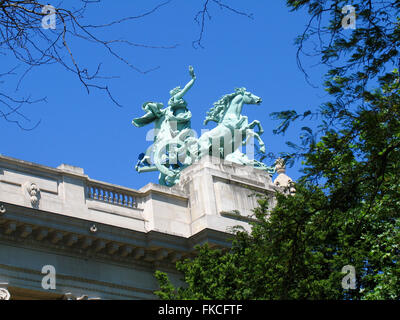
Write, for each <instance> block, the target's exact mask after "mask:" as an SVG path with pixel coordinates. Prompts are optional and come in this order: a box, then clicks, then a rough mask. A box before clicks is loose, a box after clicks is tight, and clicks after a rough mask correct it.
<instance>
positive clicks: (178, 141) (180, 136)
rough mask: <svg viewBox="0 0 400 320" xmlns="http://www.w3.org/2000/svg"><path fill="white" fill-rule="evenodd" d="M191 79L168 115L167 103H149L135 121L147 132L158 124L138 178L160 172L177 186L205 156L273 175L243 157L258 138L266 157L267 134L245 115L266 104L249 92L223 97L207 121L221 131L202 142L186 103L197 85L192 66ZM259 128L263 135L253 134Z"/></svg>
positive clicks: (142, 157) (240, 90) (141, 159)
mask: <svg viewBox="0 0 400 320" xmlns="http://www.w3.org/2000/svg"><path fill="white" fill-rule="evenodd" d="M189 74H190V76H191V77H192V79H191V80H190V81H189V82H188V84H187V85H186V86H185V87H184V88H183V89H181V88H180V87H176V88H175V89H173V90H171V91H170V95H171V98H170V99H169V101H168V107H166V108H165V109H163V106H164V105H163V104H162V103H156V102H146V103H145V104H143V106H142V109H143V110H144V111H145V112H146V114H145V115H144V116H143V117H141V118H136V119H134V120H133V121H132V123H133V125H135V126H136V127H143V126H145V125H148V124H150V123H152V122H154V126H155V128H154V132H153V133H154V138H153V144H152V145H151V146H150V147H149V148H148V149H147V151H146V152H145V153H141V154H140V155H139V160H138V163H137V165H136V167H135V169H136V170H137V171H138V172H149V171H159V172H160V175H159V183H160V184H161V185H165V186H173V185H175V184H176V183H177V182H178V181H179V178H180V173H181V171H182V170H183V169H184V168H186V167H188V166H190V165H191V164H192V163H193V162H195V161H198V160H199V159H201V158H202V157H203V156H204V155H212V156H217V157H220V158H222V159H225V160H227V161H231V162H235V163H239V164H243V165H251V166H253V167H254V168H257V169H260V170H265V171H267V172H268V173H269V174H273V173H274V172H275V169H274V168H273V167H268V166H266V165H265V164H264V163H262V162H259V161H257V160H251V159H249V158H248V157H247V156H246V155H245V154H243V153H242V152H240V151H239V148H240V147H241V146H245V145H246V144H247V143H248V142H249V140H250V138H255V139H256V140H257V141H258V143H259V146H260V151H261V152H265V144H264V142H263V141H262V139H261V137H260V135H261V134H262V133H263V129H262V127H261V124H260V122H259V121H258V120H255V121H253V122H251V123H250V124H249V122H248V118H247V117H246V116H243V115H242V114H241V112H242V108H243V105H244V104H255V105H259V104H260V103H261V102H262V100H261V98H259V97H257V96H255V95H253V94H252V93H250V92H248V91H246V89H245V88H238V89H236V90H235V92H234V93H232V94H227V95H225V96H223V97H222V98H221V99H220V100H219V101H218V102H216V103H214V107H213V108H211V109H210V111H209V112H208V113H207V117H206V120H205V121H204V124H207V123H208V122H209V121H214V122H216V123H217V126H216V127H215V128H214V129H212V130H210V131H207V132H205V133H204V134H203V135H202V136H201V137H200V138H197V135H196V132H194V131H193V130H192V129H191V121H190V120H191V117H192V114H191V112H190V111H189V110H188V108H187V102H186V101H185V100H184V99H183V96H184V95H185V94H186V93H187V92H188V90H189V89H190V88H191V87H192V86H193V84H194V82H195V80H196V75H195V73H194V70H193V67H191V66H190V67H189ZM255 127H258V132H255V131H254V130H253V129H254V128H255ZM152 162H153V163H154V164H152Z"/></svg>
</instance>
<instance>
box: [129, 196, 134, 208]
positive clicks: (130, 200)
mask: <svg viewBox="0 0 400 320" xmlns="http://www.w3.org/2000/svg"><path fill="white" fill-rule="evenodd" d="M132 199H133V198H132V196H128V207H129V208H131V207H132V202H133V201H132Z"/></svg>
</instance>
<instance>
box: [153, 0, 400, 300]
mask: <svg viewBox="0 0 400 320" xmlns="http://www.w3.org/2000/svg"><path fill="white" fill-rule="evenodd" d="M287 4H288V6H289V7H291V8H292V9H293V10H298V9H300V8H302V7H306V8H307V9H308V11H309V13H310V15H311V20H310V23H309V24H308V27H307V30H306V32H305V33H304V34H303V35H302V36H301V37H300V38H299V40H298V44H299V46H300V50H302V49H303V48H304V46H305V42H306V41H311V38H312V37H317V38H318V41H320V42H321V43H320V46H319V47H320V48H321V50H320V51H319V52H317V53H319V54H321V61H322V63H324V64H326V65H328V66H329V67H330V71H329V72H328V74H327V75H326V82H325V87H326V90H327V91H328V93H329V94H330V97H331V98H332V99H331V100H330V101H328V102H326V103H325V104H323V105H322V106H320V107H319V108H318V109H317V110H316V111H308V112H306V113H304V114H302V115H299V114H297V113H296V111H295V110H288V111H285V112H281V113H276V114H274V115H273V116H274V117H276V118H277V119H281V120H282V124H281V125H280V126H279V127H278V129H277V131H276V132H277V133H284V131H285V130H286V129H287V128H288V126H289V125H290V124H291V123H292V122H293V121H295V120H298V119H302V118H307V117H311V116H315V115H318V116H320V118H319V119H320V125H319V127H318V131H317V132H316V133H314V132H312V131H311V129H310V128H303V131H304V133H305V134H304V133H303V134H302V137H303V140H302V144H301V146H297V145H294V144H293V143H292V145H293V146H294V147H295V150H294V152H293V153H292V154H289V155H286V159H287V160H289V161H290V160H292V159H296V158H300V159H302V163H303V173H304V175H303V177H302V178H301V179H300V180H299V181H298V182H297V183H296V185H295V187H296V194H295V195H290V196H287V195H285V194H277V205H276V207H274V208H268V200H267V199H263V198H261V199H259V207H258V208H257V209H256V210H255V212H254V214H255V216H256V217H257V218H258V222H257V223H253V228H252V232H251V233H246V232H244V231H237V232H236V235H235V238H234V240H233V243H232V247H231V248H230V249H229V250H228V251H226V252H222V251H219V250H215V249H210V248H209V247H208V246H203V247H201V248H199V250H198V255H197V256H196V258H194V259H192V260H185V261H182V262H179V263H178V264H177V268H178V270H179V271H180V272H182V274H183V275H184V281H185V283H186V286H184V287H181V288H175V287H174V286H173V285H172V284H171V283H170V282H169V280H168V278H167V276H166V275H165V274H163V273H160V272H157V274H156V277H157V279H158V280H159V283H160V290H159V291H158V292H157V293H156V294H158V295H159V297H161V298H166V299H172V298H173V299H399V298H400V286H399V283H400V248H399V246H400V231H399V228H400V219H399V216H400V183H399V180H400V75H399V71H398V69H397V68H396V63H398V61H397V59H398V58H399V52H398V51H397V50H398V47H399V43H400V20H399V18H398V13H399V11H400V1H385V2H382V1H353V5H354V6H355V7H356V12H357V17H358V18H357V29H355V30H351V31H350V30H345V31H346V32H345V31H344V30H343V28H342V18H343V13H342V7H343V6H345V5H347V4H348V3H346V2H345V1H322V0H320V1H317V0H314V1H311V0H300V1H295V0H288V1H287ZM324 15H327V17H325V16H324ZM325 21H329V23H327V25H326V26H325V27H323V26H324V22H325ZM314 22H315V23H316V26H313V23H314ZM326 40H328V41H327V42H325V41H326ZM393 70H394V71H393ZM370 88H376V89H370ZM346 265H352V266H354V267H355V270H356V280H357V283H356V286H357V288H356V289H343V287H342V279H343V277H344V275H345V274H344V273H342V268H343V266H346Z"/></svg>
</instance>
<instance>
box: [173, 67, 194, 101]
mask: <svg viewBox="0 0 400 320" xmlns="http://www.w3.org/2000/svg"><path fill="white" fill-rule="evenodd" d="M189 74H190V76H191V77H192V80H190V81H189V82H188V83H187V85H186V86H185V87H184V88H183V89H182V90H181V91H180V92H178V93H177V94H176V95H175V97H174V98H175V99H176V100H178V99H182V97H183V96H184V95H185V94H186V92H188V91H189V89H190V88H191V87H192V86H193V84H194V82H195V80H196V75H195V73H194V69H193V67H192V66H189Z"/></svg>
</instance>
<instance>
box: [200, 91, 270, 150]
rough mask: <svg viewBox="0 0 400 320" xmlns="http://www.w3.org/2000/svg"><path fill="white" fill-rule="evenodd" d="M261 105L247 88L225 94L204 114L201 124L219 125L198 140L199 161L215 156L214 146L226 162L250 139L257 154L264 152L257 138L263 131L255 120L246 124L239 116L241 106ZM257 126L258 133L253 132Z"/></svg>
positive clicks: (259, 138)
mask: <svg viewBox="0 0 400 320" xmlns="http://www.w3.org/2000/svg"><path fill="white" fill-rule="evenodd" d="M261 102H262V99H261V98H260V97H257V96H256V95H254V94H252V93H251V92H248V91H247V90H246V88H237V89H235V92H234V93H232V94H227V95H225V96H223V97H222V98H221V99H220V100H219V101H218V102H216V103H214V107H213V108H211V109H210V111H209V112H207V117H206V120H205V121H204V124H207V123H208V122H209V121H215V122H217V123H218V125H217V126H216V127H215V128H214V129H212V130H211V131H208V132H206V133H204V134H203V135H202V136H201V137H200V138H199V139H198V147H199V158H201V157H202V156H204V155H208V154H211V153H215V147H216V146H218V147H219V149H220V150H223V153H222V152H220V153H222V154H220V156H221V157H222V158H226V156H227V155H229V154H231V153H233V152H234V151H235V150H237V149H238V148H239V147H240V146H241V145H246V144H247V142H248V140H249V138H250V137H254V138H256V139H257V141H258V143H259V145H260V151H261V152H265V144H264V141H263V140H262V139H261V137H260V135H261V134H262V133H263V132H264V130H263V128H262V127H261V124H260V122H259V121H258V120H255V121H253V122H251V123H250V124H249V122H248V118H247V117H246V116H243V115H242V114H241V113H242V108H243V105H244V104H256V105H259V104H261ZM256 126H257V127H258V132H255V131H254V130H253V129H254V128H255V127H256ZM213 146H214V152H213V150H212V147H213ZM220 146H223V148H220ZM217 151H218V150H217ZM214 155H215V154H214Z"/></svg>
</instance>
